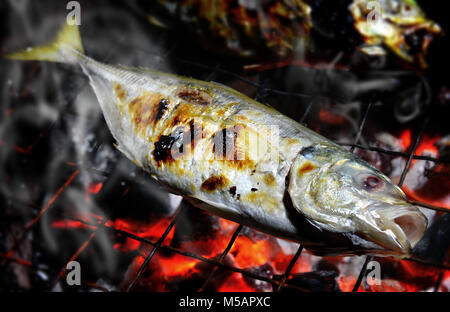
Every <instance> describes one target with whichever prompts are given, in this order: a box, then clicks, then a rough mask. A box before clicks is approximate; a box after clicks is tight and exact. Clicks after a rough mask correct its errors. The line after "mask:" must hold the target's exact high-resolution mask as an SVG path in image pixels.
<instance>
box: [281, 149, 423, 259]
mask: <svg viewBox="0 0 450 312" xmlns="http://www.w3.org/2000/svg"><path fill="white" fill-rule="evenodd" d="M308 149H309V150H308ZM288 191H289V195H290V197H291V200H292V203H293V206H294V207H295V208H296V209H297V211H299V212H300V213H302V214H303V215H304V216H305V217H306V218H307V220H308V221H309V222H310V223H312V224H313V225H315V226H316V227H318V228H319V229H321V230H327V231H331V232H339V233H343V234H344V235H348V236H349V238H351V239H352V241H354V242H356V243H358V244H359V243H361V245H363V246H364V248H370V249H376V250H383V253H385V254H392V255H401V256H407V255H409V254H410V253H411V250H412V248H413V247H414V246H415V245H416V244H417V243H418V242H419V240H420V239H421V238H422V236H423V234H424V232H425V230H426V228H427V219H426V217H425V216H424V215H423V214H422V212H421V211H420V210H419V209H418V208H417V207H415V206H413V205H411V204H410V203H408V201H407V200H406V196H405V194H404V193H403V191H402V190H401V189H400V188H399V187H398V186H397V185H395V184H393V183H392V181H391V180H390V179H389V178H388V177H387V176H385V175H384V174H383V173H381V172H380V171H378V170H377V169H376V168H375V167H373V166H372V165H370V164H369V163H367V162H365V161H363V160H361V159H359V158H358V157H356V156H355V155H353V154H351V153H349V152H347V151H345V150H342V149H341V148H340V147H334V146H326V147H324V146H318V147H313V148H306V151H305V150H304V151H302V152H301V153H300V154H299V156H298V157H297V159H296V160H295V161H294V164H293V166H292V168H291V173H290V181H289V188H288ZM355 238H356V239H355ZM373 244H375V245H376V246H374V245H373ZM380 247H381V248H380Z"/></svg>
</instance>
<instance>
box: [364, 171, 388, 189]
mask: <svg viewBox="0 0 450 312" xmlns="http://www.w3.org/2000/svg"><path fill="white" fill-rule="evenodd" d="M362 184H363V186H364V188H365V189H366V190H367V191H373V190H376V189H379V188H380V187H382V186H383V181H382V180H381V179H380V178H379V177H377V176H374V175H367V176H365V177H364V178H363V180H362Z"/></svg>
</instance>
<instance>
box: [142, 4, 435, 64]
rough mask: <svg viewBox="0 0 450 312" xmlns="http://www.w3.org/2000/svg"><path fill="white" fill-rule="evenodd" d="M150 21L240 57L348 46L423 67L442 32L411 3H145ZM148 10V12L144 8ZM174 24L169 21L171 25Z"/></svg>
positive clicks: (346, 47)
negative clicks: (175, 25)
mask: <svg viewBox="0 0 450 312" xmlns="http://www.w3.org/2000/svg"><path fill="white" fill-rule="evenodd" d="M143 4H145V5H144V7H143V10H144V11H147V12H148V14H151V15H149V20H150V22H152V23H153V24H155V25H158V26H161V25H162V24H163V23H162V22H161V21H160V20H159V19H158V18H160V19H161V20H162V21H165V23H166V24H171V22H172V20H175V21H178V22H181V23H182V24H183V25H184V27H187V29H189V30H190V31H191V33H194V34H195V37H202V38H203V39H204V40H202V42H203V43H211V45H209V46H208V47H209V48H213V49H217V48H218V47H221V50H223V51H226V52H230V53H232V54H236V55H239V56H247V57H248V56H259V55H261V50H263V49H266V50H267V51H269V52H272V53H273V54H274V55H276V56H278V57H282V58H284V57H292V56H293V55H295V53H296V52H298V53H302V52H303V51H302V50H301V49H303V48H305V47H306V48H307V50H309V51H313V52H314V51H316V52H317V51H321V50H322V48H321V47H320V44H319V46H316V45H317V44H318V41H320V40H322V41H325V44H327V45H326V48H327V49H328V50H330V49H331V50H332V49H333V47H334V46H338V47H340V49H342V50H343V51H347V50H348V48H349V47H353V49H358V50H360V51H361V52H363V53H364V54H368V55H386V54H388V53H390V52H391V53H392V54H393V55H395V56H397V57H398V58H399V59H401V60H403V61H404V62H407V63H411V64H414V65H417V66H418V67H422V68H423V67H426V61H425V56H426V53H427V49H428V46H429V44H430V42H431V40H432V39H433V38H434V37H436V36H438V35H440V34H441V33H442V31H441V28H440V27H439V25H438V24H436V23H435V22H433V21H432V20H430V19H428V18H427V17H426V16H425V13H424V12H423V10H422V9H421V8H420V6H419V5H418V4H417V2H416V1H415V0H378V1H372V0H335V1H310V0H274V1H253V0H240V1H228V0H207V1H205V0H182V1H179V0H176V1H174V0H158V1H155V2H145V3H143ZM147 5H149V6H150V7H146V6H147ZM172 23H173V22H172Z"/></svg>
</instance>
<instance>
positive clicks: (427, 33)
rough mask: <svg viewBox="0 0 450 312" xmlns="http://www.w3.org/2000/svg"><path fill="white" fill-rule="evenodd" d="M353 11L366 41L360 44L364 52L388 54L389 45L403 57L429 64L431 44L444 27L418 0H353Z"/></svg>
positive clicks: (359, 29) (406, 59)
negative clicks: (362, 44)
mask: <svg viewBox="0 0 450 312" xmlns="http://www.w3.org/2000/svg"><path fill="white" fill-rule="evenodd" d="M350 11H351V13H352V15H353V18H354V20H355V27H356V29H357V30H358V31H359V33H360V34H361V35H362V36H363V37H364V39H365V41H366V43H367V46H364V47H362V48H361V49H362V50H363V51H364V52H365V53H367V54H372V55H373V54H375V55H380V54H386V51H385V49H384V48H386V49H387V50H388V51H392V52H393V53H395V54H396V55H397V56H398V57H400V58H401V59H403V60H404V61H407V62H409V63H417V64H419V66H421V67H425V66H426V61H425V55H426V52H427V49H428V46H429V44H430V42H431V40H432V39H433V37H435V36H436V35H438V34H440V33H441V28H440V27H439V25H438V24H436V23H435V22H433V21H431V20H429V19H427V17H426V16H425V13H424V12H423V11H422V9H421V8H420V7H419V5H418V4H417V3H416V1H415V0H377V1H372V0H354V1H353V3H352V5H351V6H350Z"/></svg>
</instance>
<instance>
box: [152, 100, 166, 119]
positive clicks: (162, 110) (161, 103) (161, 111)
mask: <svg viewBox="0 0 450 312" xmlns="http://www.w3.org/2000/svg"><path fill="white" fill-rule="evenodd" d="M168 107H169V100H168V99H161V101H159V104H158V113H157V114H156V118H155V122H157V121H158V120H160V119H161V118H162V116H163V115H164V113H165V112H166V111H167V109H168Z"/></svg>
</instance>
